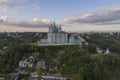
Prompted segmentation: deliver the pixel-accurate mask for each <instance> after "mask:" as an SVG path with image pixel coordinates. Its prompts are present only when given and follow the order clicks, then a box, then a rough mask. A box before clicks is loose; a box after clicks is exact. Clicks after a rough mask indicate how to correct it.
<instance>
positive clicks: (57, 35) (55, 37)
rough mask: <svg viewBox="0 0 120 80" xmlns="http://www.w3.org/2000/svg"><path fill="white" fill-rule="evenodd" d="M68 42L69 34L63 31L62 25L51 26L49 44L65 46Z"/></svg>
mask: <svg viewBox="0 0 120 80" xmlns="http://www.w3.org/2000/svg"><path fill="white" fill-rule="evenodd" d="M67 42H68V41H67V33H66V32H64V31H62V28H61V25H56V24H55V23H53V24H51V25H50V26H49V32H48V44H65V43H67Z"/></svg>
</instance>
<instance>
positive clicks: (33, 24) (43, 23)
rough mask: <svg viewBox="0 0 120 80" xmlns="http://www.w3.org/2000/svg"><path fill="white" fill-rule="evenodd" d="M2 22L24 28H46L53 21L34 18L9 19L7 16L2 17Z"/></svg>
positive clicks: (0, 19)
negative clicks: (22, 19)
mask: <svg viewBox="0 0 120 80" xmlns="http://www.w3.org/2000/svg"><path fill="white" fill-rule="evenodd" d="M0 24H1V25H6V26H16V27H24V28H39V27H40V28H45V27H48V26H49V25H50V24H51V22H50V21H49V20H48V19H42V20H40V19H38V18H34V19H33V20H32V21H17V20H16V21H9V20H8V17H7V16H1V17H0Z"/></svg>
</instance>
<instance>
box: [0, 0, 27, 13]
mask: <svg viewBox="0 0 120 80" xmlns="http://www.w3.org/2000/svg"><path fill="white" fill-rule="evenodd" d="M25 1H27V0H0V9H1V10H3V11H4V12H7V11H9V10H13V9H14V8H15V6H14V4H15V3H20V2H22V3H23V2H25Z"/></svg>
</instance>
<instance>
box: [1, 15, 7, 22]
mask: <svg viewBox="0 0 120 80" xmlns="http://www.w3.org/2000/svg"><path fill="white" fill-rule="evenodd" d="M6 22H8V17H7V16H0V23H6Z"/></svg>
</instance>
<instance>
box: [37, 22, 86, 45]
mask: <svg viewBox="0 0 120 80" xmlns="http://www.w3.org/2000/svg"><path fill="white" fill-rule="evenodd" d="M82 41H84V40H83V39H82V38H78V39H75V35H71V36H69V37H68V33H66V32H65V31H62V28H61V25H56V24H55V23H53V24H51V25H50V26H49V30H48V33H47V39H41V40H40V41H38V45H40V46H48V45H76V44H79V45H80V44H81V42H82Z"/></svg>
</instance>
